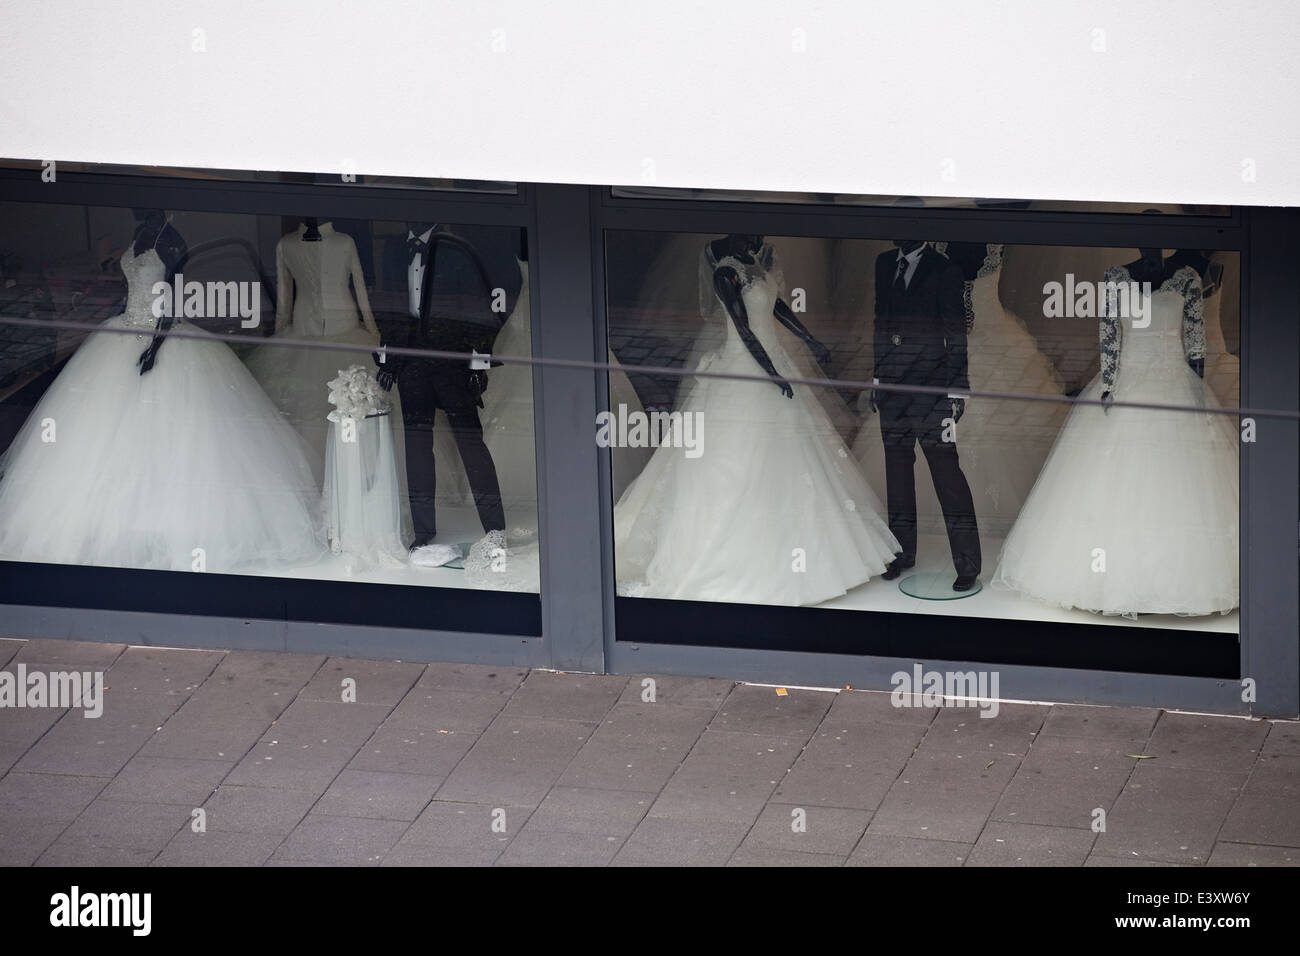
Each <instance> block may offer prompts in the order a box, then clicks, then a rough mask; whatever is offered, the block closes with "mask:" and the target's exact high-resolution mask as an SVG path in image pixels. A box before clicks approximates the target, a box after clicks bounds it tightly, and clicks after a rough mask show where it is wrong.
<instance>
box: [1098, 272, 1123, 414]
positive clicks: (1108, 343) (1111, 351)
mask: <svg viewBox="0 0 1300 956" xmlns="http://www.w3.org/2000/svg"><path fill="white" fill-rule="evenodd" d="M1129 281H1130V280H1129V274H1128V270H1127V269H1125V268H1124V267H1123V266H1111V267H1110V268H1109V269H1107V270H1106V280H1105V282H1104V283H1103V284H1102V310H1101V330H1100V336H1101V381H1102V385H1103V386H1104V387H1103V389H1102V390H1103V391H1106V392H1111V393H1113V392H1114V391H1115V382H1116V380H1117V379H1118V378H1119V352H1120V347H1121V345H1122V344H1123V338H1124V336H1123V329H1124V326H1123V324H1122V320H1121V317H1120V315H1119V301H1118V300H1119V285H1120V283H1121V282H1123V283H1125V284H1127V283H1128V282H1129Z"/></svg>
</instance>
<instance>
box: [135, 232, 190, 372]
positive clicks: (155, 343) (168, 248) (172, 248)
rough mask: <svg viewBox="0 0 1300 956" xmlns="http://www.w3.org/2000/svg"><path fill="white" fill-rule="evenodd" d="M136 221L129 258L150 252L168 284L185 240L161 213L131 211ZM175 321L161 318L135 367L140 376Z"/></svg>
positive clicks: (180, 261) (182, 260)
mask: <svg viewBox="0 0 1300 956" xmlns="http://www.w3.org/2000/svg"><path fill="white" fill-rule="evenodd" d="M132 212H133V213H134V214H135V218H136V220H137V221H138V222H139V223H140V225H139V226H137V227H136V230H135V237H134V239H133V240H132V243H131V255H133V256H142V255H144V254H145V253H146V252H148V251H149V250H150V249H153V250H154V251H155V252H157V253H158V258H159V259H161V260H162V262H163V265H164V266H165V267H166V269H167V274H166V277H165V281H167V282H170V281H171V280H172V277H173V276H175V275H176V270H177V269H180V268H181V267H182V266H183V265H184V263H185V257H186V256H187V255H188V254H189V250H188V248H187V247H186V245H185V240H184V239H182V238H181V235H180V233H178V232H177V231H176V230H175V229H174V228H172V225H171V222H170V221H169V220H168V217H167V214H166V213H165V212H164V211H163V210H161V209H135V210H132ZM175 321H176V320H175V317H174V316H170V315H164V316H162V317H160V318H159V319H158V324H157V326H156V327H155V329H156V330H155V332H154V336H153V340H152V341H151V342H150V343H149V345H148V347H147V348H146V349H145V350H144V351H143V352H141V353H140V358H139V359H137V360H136V364H137V365H138V366H140V374H141V375H143V374H144V373H145V372H147V371H149V370H150V369H151V368H153V366H154V362H155V361H157V359H158V351H159V350H160V349H161V348H162V345H163V340H164V339H166V337H167V333H168V331H169V330H170V329H171V327H172V324H173V323H174V322H175Z"/></svg>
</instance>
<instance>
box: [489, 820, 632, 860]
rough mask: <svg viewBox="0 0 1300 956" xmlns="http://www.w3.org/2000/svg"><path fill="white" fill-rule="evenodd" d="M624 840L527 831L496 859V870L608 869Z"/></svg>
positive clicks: (611, 837)
mask: <svg viewBox="0 0 1300 956" xmlns="http://www.w3.org/2000/svg"><path fill="white" fill-rule="evenodd" d="M623 840H624V838H623V837H621V836H614V835H605V834H600V833H561V832H559V831H556V830H541V829H532V828H530V827H525V828H524V831H523V832H522V833H520V834H519V836H517V837H515V838H514V839H513V840H511V841H510V844H509V846H507V847H506V849H505V852H504V853H502V854H501V855H500V856H499V857H497V860H496V865H497V866H608V865H609V863H610V861H611V860H613V859H614V854H616V853H617V852H618V851H619V849H620V848H621V847H622V846H623Z"/></svg>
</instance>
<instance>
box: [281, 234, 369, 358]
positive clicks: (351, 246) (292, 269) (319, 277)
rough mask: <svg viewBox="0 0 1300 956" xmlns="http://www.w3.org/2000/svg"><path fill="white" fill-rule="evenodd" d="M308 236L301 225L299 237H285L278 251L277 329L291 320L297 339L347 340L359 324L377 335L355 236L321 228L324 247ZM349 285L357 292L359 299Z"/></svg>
mask: <svg viewBox="0 0 1300 956" xmlns="http://www.w3.org/2000/svg"><path fill="white" fill-rule="evenodd" d="M306 231H307V227H306V226H299V227H298V231H297V233H290V234H289V235H287V236H284V237H283V238H282V239H281V240H280V241H279V242H278V243H277V244H276V247H275V267H276V281H277V284H278V286H279V297H278V300H277V303H276V305H277V308H276V316H275V330H276V331H277V332H280V331H282V330H283V329H284V328H285V326H287V325H289V323H290V319H291V317H292V322H293V330H294V334H295V335H296V336H302V337H314V336H322V337H325V336H334V335H343V334H345V333H347V332H351V331H353V330H355V329H356V327H357V325H358V323H362V324H364V325H365V327H366V328H367V329H368V330H369V331H371V332H372V333H374V334H376V335H378V328H377V327H376V326H375V320H374V318H373V316H371V314H370V299H369V297H368V296H367V295H366V280H365V275H364V274H363V273H362V271H361V257H360V256H359V255H357V246H356V243H355V242H353V241H352V237H351V236H349V235H347V234H346V233H341V232H336V231H335V230H334V229H333V227H332V226H331V225H330V224H329V223H327V222H325V223H321V225H320V234H321V238H320V241H319V242H305V241H304V240H303V234H304V233H305V232H306ZM349 280H351V283H352V288H353V289H355V290H356V299H355V300H354V299H353V298H352V291H351V290H349V289H348V281H349ZM358 305H360V311H358V309H357V306H358ZM290 310H292V312H291V311H290Z"/></svg>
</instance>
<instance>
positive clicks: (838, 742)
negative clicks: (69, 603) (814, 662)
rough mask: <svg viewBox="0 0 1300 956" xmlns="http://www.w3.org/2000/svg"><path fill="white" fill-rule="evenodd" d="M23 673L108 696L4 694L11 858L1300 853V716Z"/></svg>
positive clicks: (292, 666) (296, 673)
mask: <svg viewBox="0 0 1300 956" xmlns="http://www.w3.org/2000/svg"><path fill="white" fill-rule="evenodd" d="M20 663H21V664H24V665H26V670H27V672H28V673H31V672H35V671H45V672H48V671H67V670H79V671H104V672H105V677H104V681H105V685H106V689H105V692H104V701H105V702H104V711H103V716H101V717H99V718H97V719H91V718H86V717H84V716H83V715H82V711H81V710H70V711H69V710H58V709H48V708H46V709H32V708H17V709H10V708H8V707H6V708H4V709H0V773H2V774H3V775H2V776H0V863H3V864H5V865H11V866H12V865H27V864H32V863H35V864H38V865H51V864H52V865H72V866H92V865H169V864H181V865H200V866H212V865H240V866H250V865H259V864H272V865H290V866H296V865H376V864H382V865H394V866H402V865H422V864H450V865H474V866H479V865H492V864H496V865H512V864H513V865H554V864H587V865H596V866H603V865H606V864H610V863H613V864H619V865H647V864H649V865H690V864H694V865H700V864H703V865H724V864H725V865H778V866H780V865H830V866H838V865H842V864H849V865H865V866H879V865H895V864H915V865H928V866H963V865H970V866H980V865H1026V864H1052V865H1059V866H1079V865H1088V866H1114V865H1121V866H1122V865H1140V866H1167V865H1184V866H1204V865H1207V864H1209V865H1216V864H1227V865H1243V864H1244V865H1254V864H1259V865H1285V864H1290V865H1295V864H1297V863H1300V725H1297V724H1296V723H1294V722H1270V721H1261V720H1242V719H1235V718H1227V717H1203V716H1193V715H1183V714H1171V713H1165V712H1162V711H1158V710H1149V709H1139V708H1100V707H1073V706H1054V707H1049V706H1029V705H1013V704H1004V705H1002V707H1001V708H1000V711H999V713H998V715H997V717H995V718H993V719H981V718H979V716H978V711H976V710H974V709H965V708H941V709H934V708H920V709H910V708H896V707H894V706H892V705H891V703H890V698H889V695H888V694H883V693H867V692H859V691H843V692H840V693H832V692H824V691H806V690H791V691H789V693H788V694H787V695H785V696H782V695H779V694H778V693H777V692H776V690H775V689H773V688H771V687H758V686H750V685H744V684H733V683H732V682H729V681H722V680H705V679H692V678H679V677H655V678H653V682H654V691H655V693H654V702H653V703H651V702H646V701H645V700H644V699H643V697H644V696H648V694H646V691H647V689H648V688H647V687H646V686H645V685H644V684H643V680H644V679H643V678H641V677H600V676H587V675H578V674H556V673H551V672H546V671H527V670H525V669H522V668H514V667H485V666H475V665H462V664H429V665H424V664H408V663H399V662H391V661H365V660H347V659H338V658H330V659H326V658H324V657H317V656H308V655H298V654H271V653H260V652H243V651H235V652H221V651H193V650H167V649H157V648H147V647H127V646H125V645H122V644H95V643H75V642H68V641H18V640H5V641H0V668H2V669H4V670H7V671H9V672H16V670H17V665H18V664H20ZM348 679H351V680H352V681H355V702H345V701H344V699H343V698H344V694H345V693H346V692H347V690H348V685H347V684H346V683H345V682H346V681H347V680H348ZM1131 755H1146V757H1147V758H1148V759H1138V758H1137V757H1135V756H1131ZM199 809H201V810H202V811H203V812H202V814H199V813H197V812H196V811H197V810H199ZM1099 810H1100V811H1104V822H1105V831H1104V832H1100V833H1098V832H1094V829H1093V827H1094V820H1097V819H1100V818H1101V814H1100V813H1099V812H1098V811H1099ZM200 820H201V822H202V823H203V824H204V828H203V832H195V830H196V826H197V823H196V821H200Z"/></svg>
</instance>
